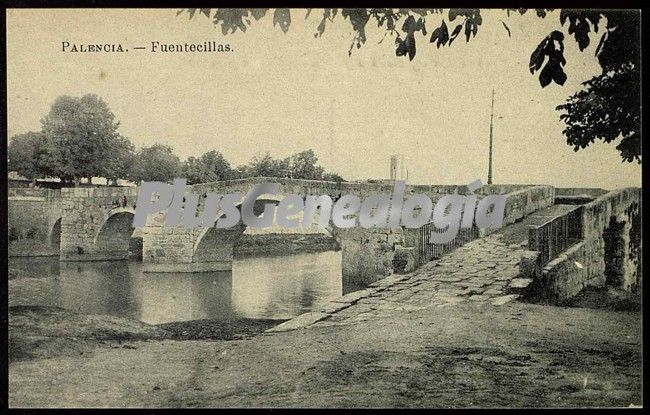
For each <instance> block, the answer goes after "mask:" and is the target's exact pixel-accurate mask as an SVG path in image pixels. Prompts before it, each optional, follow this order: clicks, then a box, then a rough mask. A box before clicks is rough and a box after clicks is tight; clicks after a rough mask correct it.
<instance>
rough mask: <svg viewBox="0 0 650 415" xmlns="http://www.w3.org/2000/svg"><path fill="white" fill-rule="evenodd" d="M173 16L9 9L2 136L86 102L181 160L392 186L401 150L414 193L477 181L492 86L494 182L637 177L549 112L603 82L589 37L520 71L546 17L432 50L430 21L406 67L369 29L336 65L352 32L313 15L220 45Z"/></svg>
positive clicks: (296, 14) (622, 182) (198, 20)
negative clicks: (542, 73) (218, 158)
mask: <svg viewBox="0 0 650 415" xmlns="http://www.w3.org/2000/svg"><path fill="white" fill-rule="evenodd" d="M176 12H177V9H141V10H138V9H133V10H122V9H105V10H102V9H85V10H84V9H77V10H62V9H56V10H54V9H52V10H49V9H33V10H29V9H13V10H11V9H10V10H8V11H7V37H8V38H7V80H8V85H7V86H8V89H7V93H8V114H7V116H8V126H9V137H11V136H12V135H14V134H19V133H24V132H27V131H32V130H39V129H40V120H41V118H42V117H43V116H44V115H45V114H47V112H48V111H49V108H50V106H51V104H52V102H53V101H54V99H55V98H56V97H57V96H60V95H73V96H81V95H84V94H87V93H94V94H97V95H99V96H101V97H102V98H103V99H104V100H105V101H106V102H107V103H108V105H109V106H110V108H111V109H112V111H113V112H114V114H115V116H116V118H117V119H118V120H119V121H120V127H119V131H120V132H121V134H123V135H125V136H127V137H129V138H130V139H131V141H132V142H133V143H134V144H135V145H136V146H138V147H141V146H150V145H152V144H154V143H164V144H168V145H170V146H172V147H173V148H174V150H175V152H176V154H178V155H179V156H180V157H181V159H185V158H186V157H188V156H198V155H200V154H202V153H204V152H207V151H210V150H218V151H220V152H221V153H223V154H224V156H225V157H226V158H227V159H228V160H229V161H230V162H231V163H232V165H233V166H237V165H240V164H244V163H246V162H248V161H249V160H250V159H251V158H252V157H253V156H256V155H258V156H259V155H263V154H264V153H265V152H267V151H268V152H270V153H271V155H272V156H274V157H286V156H288V155H290V154H292V153H295V152H298V151H302V150H305V149H309V148H311V149H313V150H314V151H315V152H316V154H317V155H318V157H319V162H320V164H321V165H322V166H323V167H324V168H325V169H326V170H328V171H334V172H337V173H339V174H340V175H342V176H343V177H344V178H346V179H348V180H354V179H368V178H388V176H389V159H390V155H392V154H402V155H403V157H404V159H405V162H406V166H407V168H408V173H409V182H411V183H414V184H415V183H417V184H468V183H470V182H472V181H473V180H475V179H477V178H481V179H482V180H483V182H484V183H485V182H486V178H487V164H488V139H489V127H490V99H491V94H492V89H493V88H494V90H495V108H494V113H495V119H494V158H493V160H494V171H493V176H494V182H495V183H522V184H524V183H525V184H550V185H554V186H558V187H603V188H607V189H613V188H617V187H624V186H640V183H641V178H640V176H641V167H640V166H639V165H638V164H636V163H633V164H630V163H623V162H622V161H621V158H620V156H619V153H618V151H617V150H616V149H615V145H612V144H604V143H602V142H597V143H596V144H595V145H592V146H590V147H589V148H587V149H585V150H580V151H578V152H574V151H573V148H572V147H571V146H568V145H567V144H566V138H565V137H564V136H563V135H562V130H563V123H562V122H561V121H560V120H559V113H558V112H557V111H555V110H554V108H555V107H556V106H557V105H559V104H562V103H563V102H564V101H565V99H566V98H567V97H568V96H570V95H571V94H573V93H575V92H576V91H577V90H579V88H580V84H581V82H583V81H585V80H587V79H589V78H590V77H592V76H594V75H597V74H598V73H599V72H600V67H599V66H598V63H597V60H596V58H595V57H594V49H595V46H596V44H597V43H598V40H599V39H596V38H592V42H591V45H590V46H589V47H588V48H587V49H586V50H585V51H584V52H579V51H578V48H577V45H576V43H575V41H574V40H573V38H571V37H569V36H568V35H567V33H566V28H564V29H563V31H564V32H565V37H566V42H565V56H566V58H567V61H568V62H567V65H566V67H565V71H566V73H567V75H568V80H567V81H566V83H565V85H563V86H558V85H555V84H551V85H549V86H548V87H546V88H544V89H542V88H541V87H540V85H539V81H538V79H537V76H533V75H531V74H530V72H529V70H528V62H529V59H530V54H531V52H532V51H533V50H534V48H535V47H536V45H537V44H538V43H539V42H540V40H541V39H543V38H544V37H545V36H546V35H547V34H548V33H549V32H550V31H552V30H555V29H557V28H558V26H559V12H557V11H556V12H553V13H550V14H549V15H548V16H547V17H546V18H545V19H539V18H537V17H536V16H535V15H534V13H529V14H527V15H524V16H520V15H519V14H514V15H511V16H510V17H508V16H507V14H506V12H505V11H501V10H484V11H482V16H483V24H482V26H481V27H480V28H479V30H478V34H477V36H476V37H475V38H472V39H470V42H469V43H466V42H465V38H464V37H463V36H462V35H461V37H459V38H458V39H456V41H455V42H454V44H453V46H452V47H441V48H439V49H438V48H436V47H435V46H434V45H433V44H430V43H429V37H430V33H431V31H432V29H433V28H434V27H437V26H438V25H439V22H440V19H441V17H437V16H436V17H430V18H428V19H427V33H428V34H427V36H426V37H422V36H419V37H417V38H416V39H417V54H416V57H415V59H414V60H413V61H411V62H409V60H408V58H406V57H396V56H395V49H394V46H393V44H394V43H393V42H394V38H392V37H391V36H390V35H387V36H385V38H384V35H385V31H382V30H381V29H377V28H376V27H375V25H374V24H373V22H372V21H371V22H370V23H369V24H368V25H367V42H366V44H364V45H363V46H362V47H361V48H360V49H356V48H354V49H353V51H352V54H351V55H348V50H349V49H350V44H351V42H352V39H353V36H354V33H353V31H352V29H351V27H350V23H349V21H344V20H343V19H342V17H341V16H338V17H337V18H336V20H335V21H334V22H333V23H329V24H328V26H327V28H326V30H325V33H324V34H323V36H322V37H320V38H316V37H315V36H314V33H315V31H316V27H317V26H318V23H319V22H320V17H321V16H322V12H321V11H320V10H314V11H312V12H311V14H310V16H309V17H308V18H307V19H305V14H306V11H305V10H293V11H292V23H291V27H290V28H289V31H288V33H286V34H285V33H283V32H282V31H281V30H280V29H279V28H278V27H273V24H272V18H271V15H267V16H265V17H264V18H263V19H261V20H260V21H258V22H254V24H253V26H252V27H250V28H249V29H248V30H247V31H246V32H245V33H241V32H237V33H234V34H228V35H225V36H224V35H223V34H222V32H221V28H220V27H215V26H214V24H213V23H212V21H211V20H209V19H207V18H205V17H204V16H195V17H194V19H192V20H189V19H188V15H187V14H183V15H180V16H177V14H176ZM444 16H445V17H446V13H445V14H444ZM454 23H455V22H454ZM502 23H506V24H507V25H508V27H509V28H510V31H511V36H508V32H507V31H506V30H505V28H504V27H503V25H502ZM448 24H449V22H448ZM452 27H453V26H452ZM416 36H417V35H416ZM382 38H383V41H382V42H381V43H380V41H381V40H382ZM210 40H213V41H216V42H218V43H228V44H230V45H231V48H232V49H233V51H232V52H231V53H213V54H206V53H204V54H198V53H196V54H190V53H178V54H160V53H150V52H148V51H136V50H130V51H129V52H128V53H122V54H108V53H107V54H102V53H88V54H82V53H77V54H74V53H64V52H62V51H61V46H62V42H63V41H67V42H70V43H86V42H87V43H98V42H101V43H121V44H122V45H123V46H124V47H126V48H131V47H133V46H147V47H148V46H149V45H150V43H151V42H152V41H160V42H163V43H184V42H200V43H202V42H204V41H210Z"/></svg>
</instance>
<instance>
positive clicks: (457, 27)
mask: <svg viewBox="0 0 650 415" xmlns="http://www.w3.org/2000/svg"><path fill="white" fill-rule="evenodd" d="M462 28H463V25H462V24H459V25H456V27H455V28H454V31H453V32H451V36H449V46H451V43H452V42H453V41H454V39H456V38H457V37H458V35H459V34H460V30H461V29H462Z"/></svg>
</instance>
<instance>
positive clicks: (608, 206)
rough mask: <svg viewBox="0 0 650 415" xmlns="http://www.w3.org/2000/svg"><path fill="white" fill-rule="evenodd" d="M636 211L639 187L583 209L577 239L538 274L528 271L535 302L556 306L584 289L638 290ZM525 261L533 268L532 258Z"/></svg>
mask: <svg viewBox="0 0 650 415" xmlns="http://www.w3.org/2000/svg"><path fill="white" fill-rule="evenodd" d="M640 212H641V189H640V188H626V189H619V190H614V191H612V192H609V193H606V194H604V195H602V196H600V197H598V198H597V199H596V200H594V201H593V202H590V203H588V204H586V205H584V206H583V210H582V220H581V226H582V231H583V240H582V241H580V242H579V243H577V244H575V245H573V246H571V247H570V248H568V249H567V250H566V251H564V252H562V253H561V254H560V255H559V256H558V257H557V258H555V259H553V260H552V261H551V262H549V263H548V264H546V265H545V266H544V267H543V268H542V269H541V272H534V271H532V274H533V275H531V277H533V278H534V279H535V282H534V290H535V291H536V294H537V295H538V296H539V297H540V299H543V300H546V301H550V302H560V301H563V300H565V299H568V298H571V297H573V296H574V295H576V294H578V293H579V292H580V291H581V290H582V289H583V288H585V287H587V286H605V285H609V286H613V287H616V288H621V289H625V290H632V289H634V288H635V287H636V286H638V285H639V284H640V279H641V221H640ZM527 262H528V263H529V264H533V263H534V258H532V257H531V258H530V260H529V261H527ZM522 263H523V259H522ZM530 269H531V270H533V269H534V267H530ZM522 271H523V270H522ZM524 272H525V271H524Z"/></svg>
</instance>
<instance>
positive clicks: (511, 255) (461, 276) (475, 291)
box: [268, 205, 572, 332]
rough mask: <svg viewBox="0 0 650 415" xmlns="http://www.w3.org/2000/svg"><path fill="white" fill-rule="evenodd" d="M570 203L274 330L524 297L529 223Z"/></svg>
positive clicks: (560, 210)
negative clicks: (522, 275)
mask: <svg viewBox="0 0 650 415" xmlns="http://www.w3.org/2000/svg"><path fill="white" fill-rule="evenodd" d="M570 208H572V207H571V206H564V205H555V206H552V207H550V208H547V209H543V210H541V211H539V212H537V213H535V214H533V215H531V216H529V217H528V218H526V219H525V220H523V221H522V222H519V223H516V224H513V225H510V226H508V227H506V228H503V229H502V230H500V231H499V232H496V233H493V234H491V235H488V236H486V237H483V238H481V239H477V240H475V241H472V242H469V243H467V244H465V245H463V246H461V247H459V248H457V249H455V250H454V251H452V252H450V253H448V254H446V255H445V256H443V257H442V258H440V259H437V260H433V261H431V262H429V263H427V264H425V265H423V266H421V267H420V268H418V269H417V270H416V271H414V272H412V273H410V274H404V275H397V274H395V275H391V276H388V277H386V278H384V279H381V280H379V281H377V282H375V283H373V284H371V285H370V286H369V287H368V288H367V289H364V290H360V291H355V292H351V293H349V294H347V295H344V296H343V297H340V298H338V299H335V300H333V301H331V302H330V303H329V304H327V305H326V306H324V307H322V308H321V309H320V310H318V311H313V312H310V313H306V314H303V315H301V316H298V317H296V318H294V319H292V320H289V321H287V322H285V323H282V324H280V325H278V326H276V327H273V328H272V329H270V330H268V331H269V332H276V331H287V330H294V329H298V328H304V327H307V326H311V325H313V324H318V325H338V324H349V323H353V322H358V321H364V320H368V319H372V318H376V317H381V315H382V314H390V313H393V312H400V311H414V310H420V309H424V308H429V307H445V306H452V305H456V304H460V303H463V302H476V303H478V302H489V303H491V304H492V305H495V306H500V305H503V304H506V303H508V302H509V301H512V300H514V299H516V298H517V297H519V295H520V293H521V292H522V291H523V290H525V289H526V288H527V287H528V285H529V284H530V283H531V280H529V279H524V278H518V276H519V260H520V258H521V256H522V254H524V253H526V252H528V250H527V229H528V225H529V224H535V223H537V224H539V223H543V222H545V221H546V220H548V219H549V218H552V217H553V216H556V215H557V214H561V213H562V212H563V211H565V210H568V209H570Z"/></svg>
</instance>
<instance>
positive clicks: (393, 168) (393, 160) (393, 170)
mask: <svg viewBox="0 0 650 415" xmlns="http://www.w3.org/2000/svg"><path fill="white" fill-rule="evenodd" d="M397 160H398V159H397V155H395V154H393V155H392V156H390V179H391V180H397Z"/></svg>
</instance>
